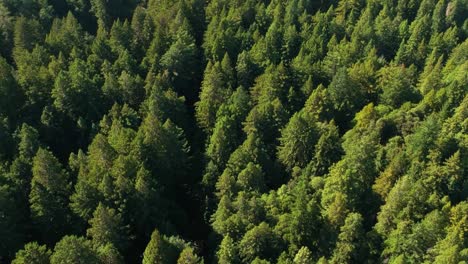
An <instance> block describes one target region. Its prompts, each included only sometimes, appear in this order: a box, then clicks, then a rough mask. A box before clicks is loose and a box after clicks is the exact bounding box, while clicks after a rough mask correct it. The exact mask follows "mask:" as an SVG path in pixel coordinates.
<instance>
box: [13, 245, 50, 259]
mask: <svg viewBox="0 0 468 264" xmlns="http://www.w3.org/2000/svg"><path fill="white" fill-rule="evenodd" d="M51 254H52V253H51V251H50V250H48V249H47V247H46V246H40V245H39V244H37V243H36V242H32V243H28V244H26V245H25V246H24V249H22V250H20V251H18V252H17V253H16V257H15V259H14V260H13V261H12V262H11V263H12V264H26V263H31V264H48V263H50V261H49V258H50V255H51Z"/></svg>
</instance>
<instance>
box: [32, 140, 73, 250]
mask: <svg viewBox="0 0 468 264" xmlns="http://www.w3.org/2000/svg"><path fill="white" fill-rule="evenodd" d="M32 174H33V177H32V179H31V193H30V195H29V201H30V203H31V213H32V218H33V220H34V221H35V222H36V223H37V228H38V231H39V232H40V233H41V234H42V237H43V239H44V240H46V241H47V242H49V243H50V242H52V241H54V240H56V239H58V238H60V237H61V236H62V235H63V234H64V233H65V232H66V229H67V226H68V224H69V209H68V197H69V196H70V181H69V178H68V175H67V173H66V172H65V171H64V170H63V169H62V166H61V164H60V163H59V161H58V160H57V158H55V157H54V156H53V154H52V153H51V152H50V151H48V150H44V149H42V148H39V150H38V151H37V154H36V156H35V157H34V159H33V167H32Z"/></svg>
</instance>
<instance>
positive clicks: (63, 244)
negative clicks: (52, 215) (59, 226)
mask: <svg viewBox="0 0 468 264" xmlns="http://www.w3.org/2000/svg"><path fill="white" fill-rule="evenodd" d="M50 263H51V264H59V263H65V264H72V263H73V264H77V263H80V264H81V263H83V264H84V263H89V264H95V263H96V264H97V263H100V261H99V258H98V256H97V253H96V252H95V251H94V249H93V247H92V245H91V241H89V240H86V239H84V238H82V237H76V236H65V237H64V238H62V240H60V241H59V242H58V243H57V244H56V245H55V248H54V253H53V254H52V256H51V258H50Z"/></svg>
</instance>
